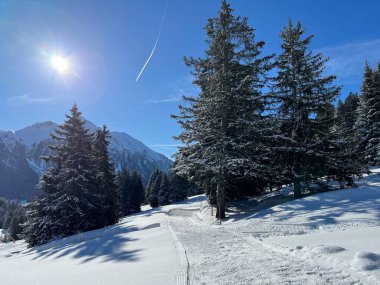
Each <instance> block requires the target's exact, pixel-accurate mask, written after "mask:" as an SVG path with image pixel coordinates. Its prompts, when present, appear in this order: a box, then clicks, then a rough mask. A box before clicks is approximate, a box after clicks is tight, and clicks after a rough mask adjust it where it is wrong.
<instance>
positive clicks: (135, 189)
mask: <svg viewBox="0 0 380 285" xmlns="http://www.w3.org/2000/svg"><path fill="white" fill-rule="evenodd" d="M117 180H118V184H119V191H120V193H121V201H122V202H121V208H122V214H123V215H130V214H134V213H138V212H140V211H141V204H142V203H143V201H144V190H145V189H144V186H143V184H142V180H141V176H140V175H139V174H138V173H137V172H136V171H133V172H132V173H131V172H129V171H128V170H127V169H123V170H122V171H120V172H119V174H118V179H117Z"/></svg>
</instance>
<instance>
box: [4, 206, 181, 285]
mask: <svg viewBox="0 0 380 285" xmlns="http://www.w3.org/2000/svg"><path fill="white" fill-rule="evenodd" d="M176 246H177V245H176V243H175V242H174V239H173V236H172V233H171V231H170V230H169V228H168V222H167V218H166V215H165V214H164V213H153V212H152V211H150V212H149V211H148V212H145V213H143V214H140V215H135V216H133V217H129V218H126V219H124V220H123V221H121V222H120V223H119V224H117V225H115V226H112V227H108V228H105V229H100V230H96V231H91V232H88V233H84V234H79V235H76V236H72V237H68V238H65V239H62V240H59V241H55V242H52V243H49V244H47V245H43V246H40V247H37V248H35V249H32V250H30V249H26V248H25V244H24V243H23V242H16V243H15V244H13V243H8V244H0V284H1V285H21V284H28V285H31V284H33V285H39V284H40V285H42V284H46V285H51V284H54V285H60V284H62V285H67V284H70V285H76V284H78V285H79V284H80V285H87V284H94V285H95V284H103V285H104V284H115V285H117V284H176V282H177V281H176V279H179V280H183V279H185V277H184V276H185V275H184V274H185V271H183V270H182V271H181V269H182V268H181V259H180V255H179V254H178V250H177V248H176Z"/></svg>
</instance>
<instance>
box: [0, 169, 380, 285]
mask: <svg viewBox="0 0 380 285" xmlns="http://www.w3.org/2000/svg"><path fill="white" fill-rule="evenodd" d="M358 185H359V187H358V188H355V189H348V190H338V191H333V192H326V193H321V194H317V195H313V196H309V197H305V198H302V199H298V200H293V201H289V202H287V203H284V204H280V205H277V206H274V207H271V208H268V209H265V210H262V211H259V212H255V213H253V214H249V213H245V214H244V215H241V214H239V213H236V212H235V213H233V212H229V213H230V216H229V217H228V218H227V220H226V221H224V222H223V224H222V225H221V226H220V225H218V224H217V223H216V221H215V220H214V219H213V218H212V217H211V216H210V212H209V210H210V209H209V207H208V206H206V202H205V196H203V195H201V196H196V197H193V198H191V199H189V200H187V201H185V202H183V203H179V204H176V205H170V206H165V207H162V208H158V209H155V210H152V209H149V207H146V208H145V210H144V211H143V212H142V213H140V214H137V215H134V216H130V217H126V218H124V219H123V220H122V221H121V222H120V223H118V224H117V225H115V226H111V227H108V228H105V229H100V230H96V231H92V232H87V233H83V234H80V235H76V236H72V237H69V238H66V239H62V240H57V241H54V242H51V243H49V244H47V245H43V246H40V247H36V248H34V249H26V247H25V244H24V243H23V242H22V241H19V242H16V243H15V244H12V243H11V244H2V245H0V283H1V284H6V285H8V284H19V285H22V284H51V283H52V282H54V284H68V283H69V284H74V285H76V284H125V283H132V284H211V285H212V284H238V285H239V284H300V285H301V284H302V285H304V284H370V285H372V284H373V285H375V284H379V282H380V248H379V247H378V237H379V236H380V206H379V205H380V175H377V174H375V175H371V176H369V177H366V178H365V179H363V180H361V181H359V182H358ZM21 267H22V268H23V274H18V272H19V268H21ZM63 267H64V268H65V269H67V270H65V271H64V272H63V271H62V268H63Z"/></svg>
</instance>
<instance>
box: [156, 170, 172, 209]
mask: <svg viewBox="0 0 380 285" xmlns="http://www.w3.org/2000/svg"><path fill="white" fill-rule="evenodd" d="M161 177H162V179H161V183H160V189H159V191H158V204H159V205H160V206H165V205H169V204H170V182H169V179H168V176H167V175H166V173H163V174H162V176H161Z"/></svg>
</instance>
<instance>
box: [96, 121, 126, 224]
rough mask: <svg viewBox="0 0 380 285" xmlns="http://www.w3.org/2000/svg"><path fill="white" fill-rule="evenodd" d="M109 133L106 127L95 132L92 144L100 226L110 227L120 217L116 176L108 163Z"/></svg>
mask: <svg viewBox="0 0 380 285" xmlns="http://www.w3.org/2000/svg"><path fill="white" fill-rule="evenodd" d="M109 138H110V135H109V131H108V130H107V128H106V126H103V128H102V129H100V130H97V131H96V134H95V139H94V143H93V147H92V149H93V159H94V164H95V169H96V183H97V186H98V187H99V190H100V194H101V197H102V199H101V209H99V211H101V213H100V215H101V216H102V218H103V221H102V224H104V225H112V224H114V223H116V222H117V221H118V219H119V216H120V211H121V209H120V206H121V205H120V202H121V201H120V199H121V198H120V195H119V191H118V188H117V185H116V175H115V169H114V165H113V164H112V163H111V161H110V157H109V153H108V146H109Z"/></svg>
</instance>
